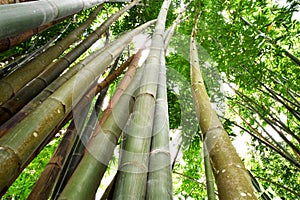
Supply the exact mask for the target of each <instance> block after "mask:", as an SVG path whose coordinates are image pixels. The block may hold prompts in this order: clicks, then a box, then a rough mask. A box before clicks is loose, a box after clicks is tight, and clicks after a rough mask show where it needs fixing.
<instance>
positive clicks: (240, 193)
mask: <svg viewBox="0 0 300 200" xmlns="http://www.w3.org/2000/svg"><path fill="white" fill-rule="evenodd" d="M196 25H197V23H195V24H194V28H193V32H192V36H191V42H190V56H191V57H190V62H191V68H190V69H191V81H192V88H193V96H194V103H195V109H196V114H197V118H198V121H199V126H200V128H201V132H202V134H203V136H204V142H205V145H206V147H207V150H208V152H209V157H210V160H211V165H212V168H213V172H214V176H215V179H216V183H217V187H218V196H219V199H221V200H223V199H224V200H227V199H249V200H250V199H251V200H252V199H257V198H256V196H255V194H254V191H253V187H252V183H251V179H250V176H249V174H248V171H247V170H246V169H245V167H244V164H243V162H242V160H241V159H240V157H239V156H238V154H237V152H236V150H235V148H234V147H233V145H232V144H231V141H230V139H229V137H228V135H227V133H226V131H225V130H224V128H223V126H222V124H221V122H220V121H219V119H218V117H217V115H216V113H215V111H214V110H213V108H212V106H211V104H210V101H209V97H208V95H207V92H206V89H205V85H204V81H203V78H202V75H201V72H200V66H199V59H198V52H197V47H196V39H195V37H196Z"/></svg>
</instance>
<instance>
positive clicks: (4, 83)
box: [0, 1, 101, 105]
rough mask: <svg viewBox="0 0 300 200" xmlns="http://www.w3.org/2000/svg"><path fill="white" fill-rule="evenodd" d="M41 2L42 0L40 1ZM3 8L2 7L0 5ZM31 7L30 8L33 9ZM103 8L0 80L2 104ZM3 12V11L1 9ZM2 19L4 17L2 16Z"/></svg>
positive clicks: (57, 54)
mask: <svg viewBox="0 0 300 200" xmlns="http://www.w3.org/2000/svg"><path fill="white" fill-rule="evenodd" d="M38 2H40V1H38ZM0 8H1V7H0ZM32 9H33V8H30V9H29V10H32ZM100 10H101V6H99V7H98V8H97V9H96V10H95V12H94V13H93V14H92V15H91V16H90V18H89V19H88V20H86V21H85V22H84V23H83V24H82V25H80V26H79V27H78V28H77V29H75V30H74V31H72V32H71V33H70V34H69V35H68V36H67V37H65V38H64V39H63V40H61V41H59V42H57V43H56V45H54V46H52V47H50V48H49V49H47V50H46V51H45V52H44V53H42V54H40V55H39V56H37V57H36V58H35V59H34V60H32V61H31V62H29V63H28V64H26V65H25V66H23V67H22V68H20V69H18V70H16V71H15V72H14V73H12V74H10V75H9V76H7V77H4V78H3V79H1V80H0V91H1V95H0V105H3V104H4V103H5V102H6V101H7V100H8V99H10V98H11V97H12V96H13V95H15V94H16V92H17V91H19V90H20V89H21V88H22V87H23V86H24V85H25V84H26V83H28V82H29V81H31V80H32V79H33V78H35V77H36V76H37V75H38V74H39V73H41V72H42V71H43V70H44V69H45V67H46V66H47V65H49V64H50V63H51V62H52V61H53V59H55V58H57V57H58V56H60V55H61V54H62V53H63V52H64V51H65V50H66V49H67V48H68V47H69V46H70V45H71V44H73V43H74V42H75V41H77V40H78V37H79V36H80V35H81V34H82V33H83V32H84V30H85V29H86V28H87V27H88V26H89V25H90V24H91V23H92V21H93V20H94V19H95V18H96V17H97V14H98V13H99V11H100ZM0 13H1V11H0ZM1 19H2V18H1Z"/></svg>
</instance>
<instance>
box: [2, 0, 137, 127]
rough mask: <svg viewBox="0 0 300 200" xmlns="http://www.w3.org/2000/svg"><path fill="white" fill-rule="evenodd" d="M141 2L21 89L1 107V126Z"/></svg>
mask: <svg viewBox="0 0 300 200" xmlns="http://www.w3.org/2000/svg"><path fill="white" fill-rule="evenodd" d="M138 1H139V0H135V1H133V2H132V3H131V4H129V5H128V6H126V7H124V8H122V9H121V10H120V11H119V12H117V13H116V14H114V15H112V16H111V17H110V18H109V19H107V20H106V21H105V22H104V23H103V24H102V25H101V26H100V27H99V28H98V29H97V30H96V31H94V32H93V33H91V34H90V35H89V36H88V37H87V38H86V39H85V40H84V41H83V42H82V43H80V44H79V45H78V46H77V47H75V48H74V49H73V50H72V51H70V52H69V53H68V54H67V55H66V56H64V57H63V58H61V59H59V60H58V61H57V62H55V63H53V64H50V65H49V66H48V67H47V68H46V69H45V70H44V71H43V72H42V73H41V74H40V75H39V76H38V77H36V78H35V79H34V80H32V81H30V83H28V84H27V85H26V86H25V87H23V88H22V89H20V90H19V91H18V92H17V93H16V94H15V95H14V97H13V98H11V99H10V100H8V101H7V102H6V103H5V104H4V105H2V106H1V107H0V125H1V124H3V123H4V122H5V121H6V120H8V119H9V116H10V117H11V116H12V115H14V114H15V113H16V112H17V111H18V110H20V109H21V108H22V107H23V106H24V105H25V104H26V103H28V102H29V101H30V100H31V99H32V98H34V97H35V96H36V95H37V94H38V93H39V92H40V91H42V90H43V89H44V88H45V87H47V85H48V84H50V83H51V82H52V81H53V80H54V79H56V78H57V77H58V76H59V75H60V74H61V73H62V72H63V71H64V70H65V68H67V67H68V66H69V65H70V64H71V63H72V62H74V61H75V60H76V59H77V58H78V57H79V56H80V55H81V54H82V53H84V52H85V51H86V50H87V49H88V48H89V47H90V46H92V44H94V42H95V41H97V40H98V39H99V38H100V37H101V36H102V35H103V34H104V33H105V30H106V29H107V28H108V27H109V26H110V25H111V24H112V23H113V22H114V21H115V20H116V19H117V18H119V17H120V16H121V15H122V14H123V13H124V12H126V11H127V10H128V9H130V8H132V7H133V6H134V5H136V4H137V3H138Z"/></svg>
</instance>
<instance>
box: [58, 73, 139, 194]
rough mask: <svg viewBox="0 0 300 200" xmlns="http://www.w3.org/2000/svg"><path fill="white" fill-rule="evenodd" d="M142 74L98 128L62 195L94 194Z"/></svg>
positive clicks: (137, 75) (137, 74)
mask: <svg viewBox="0 0 300 200" xmlns="http://www.w3.org/2000/svg"><path fill="white" fill-rule="evenodd" d="M141 76H142V70H138V72H137V73H136V75H135V76H134V77H133V80H132V81H131V82H130V84H129V85H128V87H127V88H126V90H125V91H124V93H123V94H122V95H121V97H120V99H119V100H118V102H117V103H116V104H115V106H114V107H113V110H112V111H111V113H110V114H109V116H108V117H107V119H106V121H105V122H104V123H103V124H102V126H101V127H100V126H98V127H97V128H96V130H95V132H94V135H93V137H92V138H91V140H90V142H89V143H88V145H87V147H86V150H85V152H84V155H83V157H82V160H81V162H80V163H79V165H78V167H77V168H76V170H75V171H74V173H73V175H72V176H71V178H70V180H69V182H68V183H67V185H66V186H65V188H64V190H63V192H62V193H61V195H60V197H59V199H75V198H76V199H90V198H92V197H93V196H94V194H95V193H96V191H97V189H98V186H99V184H100V181H101V179H102V177H103V175H104V173H105V171H106V168H107V165H108V163H109V161H110V159H111V157H112V154H113V150H114V148H115V146H116V144H117V141H118V138H119V137H120V135H121V132H122V130H121V129H122V128H123V127H124V126H125V124H126V122H127V119H128V117H129V114H130V113H131V110H132V106H133V102H134V99H135V98H134V96H133V93H134V92H135V91H136V89H137V88H138V86H139V81H140V79H141ZM82 184H85V187H82V186H81V185H82Z"/></svg>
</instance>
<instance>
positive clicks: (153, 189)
mask: <svg viewBox="0 0 300 200" xmlns="http://www.w3.org/2000/svg"><path fill="white" fill-rule="evenodd" d="M161 64H162V65H161V67H160V74H159V83H158V86H157V87H158V88H157V98H156V105H155V115H154V123H153V131H152V132H153V133H152V141H151V152H150V155H149V173H148V180H147V193H146V199H153V200H156V199H173V194H172V172H171V156H170V149H169V140H170V139H169V116H168V103H167V87H166V84H167V83H166V66H165V55H164V53H162V54H161Z"/></svg>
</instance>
